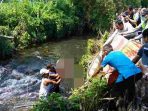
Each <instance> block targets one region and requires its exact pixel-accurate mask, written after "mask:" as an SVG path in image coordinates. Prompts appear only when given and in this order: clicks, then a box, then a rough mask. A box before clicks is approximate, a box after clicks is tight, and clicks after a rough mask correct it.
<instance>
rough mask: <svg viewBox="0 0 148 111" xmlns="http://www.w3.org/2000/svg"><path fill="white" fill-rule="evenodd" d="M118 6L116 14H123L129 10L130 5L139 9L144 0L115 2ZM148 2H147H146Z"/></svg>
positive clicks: (118, 0) (116, 0)
mask: <svg viewBox="0 0 148 111" xmlns="http://www.w3.org/2000/svg"><path fill="white" fill-rule="evenodd" d="M113 1H114V3H115V6H116V12H117V13H119V14H120V13H121V12H123V11H125V10H126V9H127V7H128V6H129V5H131V6H133V7H135V8H139V7H140V6H141V5H142V4H141V3H142V1H144V0H113ZM146 1H147V0H146Z"/></svg>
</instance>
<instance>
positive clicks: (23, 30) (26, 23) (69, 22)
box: [0, 0, 147, 56]
mask: <svg viewBox="0 0 148 111" xmlns="http://www.w3.org/2000/svg"><path fill="white" fill-rule="evenodd" d="M141 4H142V5H143V6H146V4H147V0H106V1H104V0H81V1H78V0H21V1H19V0H3V3H1V4H0V34H2V35H7V36H14V37H15V39H14V43H13V47H15V48H18V49H21V48H26V47H29V46H32V45H33V44H40V43H44V42H46V41H49V40H56V39H62V38H66V37H71V36H73V35H77V36H78V35H84V34H98V32H102V33H104V32H105V31H106V30H108V31H109V29H110V26H111V25H112V22H113V20H114V18H115V13H116V12H121V11H123V10H125V8H126V7H127V6H128V5H133V6H134V7H139V6H141ZM3 29H6V30H7V31H6V32H5V33H2V32H3ZM5 43H7V44H9V42H5ZM8 46H12V45H8ZM2 47H4V46H2V45H1V49H2V50H7V49H4V48H2ZM10 49H11V50H12V47H10ZM8 50H9V49H8ZM2 52H4V53H3V55H4V56H5V55H7V54H8V53H7V54H5V52H8V51H2Z"/></svg>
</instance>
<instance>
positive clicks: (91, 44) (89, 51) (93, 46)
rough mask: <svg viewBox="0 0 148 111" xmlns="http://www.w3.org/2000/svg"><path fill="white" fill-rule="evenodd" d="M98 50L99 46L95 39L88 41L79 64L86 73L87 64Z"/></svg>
mask: <svg viewBox="0 0 148 111" xmlns="http://www.w3.org/2000/svg"><path fill="white" fill-rule="evenodd" d="M99 49H100V44H98V41H97V40H95V39H88V41H87V48H86V53H85V54H84V55H83V56H82V58H81V60H80V62H79V64H80V65H81V66H82V67H83V69H84V71H87V68H88V63H89V62H90V60H91V59H92V57H93V55H94V54H96V53H97V52H98V51H99Z"/></svg>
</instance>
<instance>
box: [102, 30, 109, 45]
mask: <svg viewBox="0 0 148 111" xmlns="http://www.w3.org/2000/svg"><path fill="white" fill-rule="evenodd" d="M108 37H109V32H107V31H105V33H104V34H103V35H102V37H101V40H102V42H103V43H105V42H106V40H107V39H108Z"/></svg>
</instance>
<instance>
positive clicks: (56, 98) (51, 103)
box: [32, 93, 79, 111]
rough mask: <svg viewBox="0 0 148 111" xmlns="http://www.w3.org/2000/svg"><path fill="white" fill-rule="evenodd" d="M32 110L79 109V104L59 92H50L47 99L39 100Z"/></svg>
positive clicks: (68, 110) (75, 110)
mask: <svg viewBox="0 0 148 111" xmlns="http://www.w3.org/2000/svg"><path fill="white" fill-rule="evenodd" d="M32 111H79V104H76V103H74V102H72V101H70V100H68V99H67V98H64V97H62V96H61V95H60V94H57V93H52V94H51V95H50V96H48V98H47V100H40V101H38V102H37V103H36V104H35V105H34V106H33V109H32Z"/></svg>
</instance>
